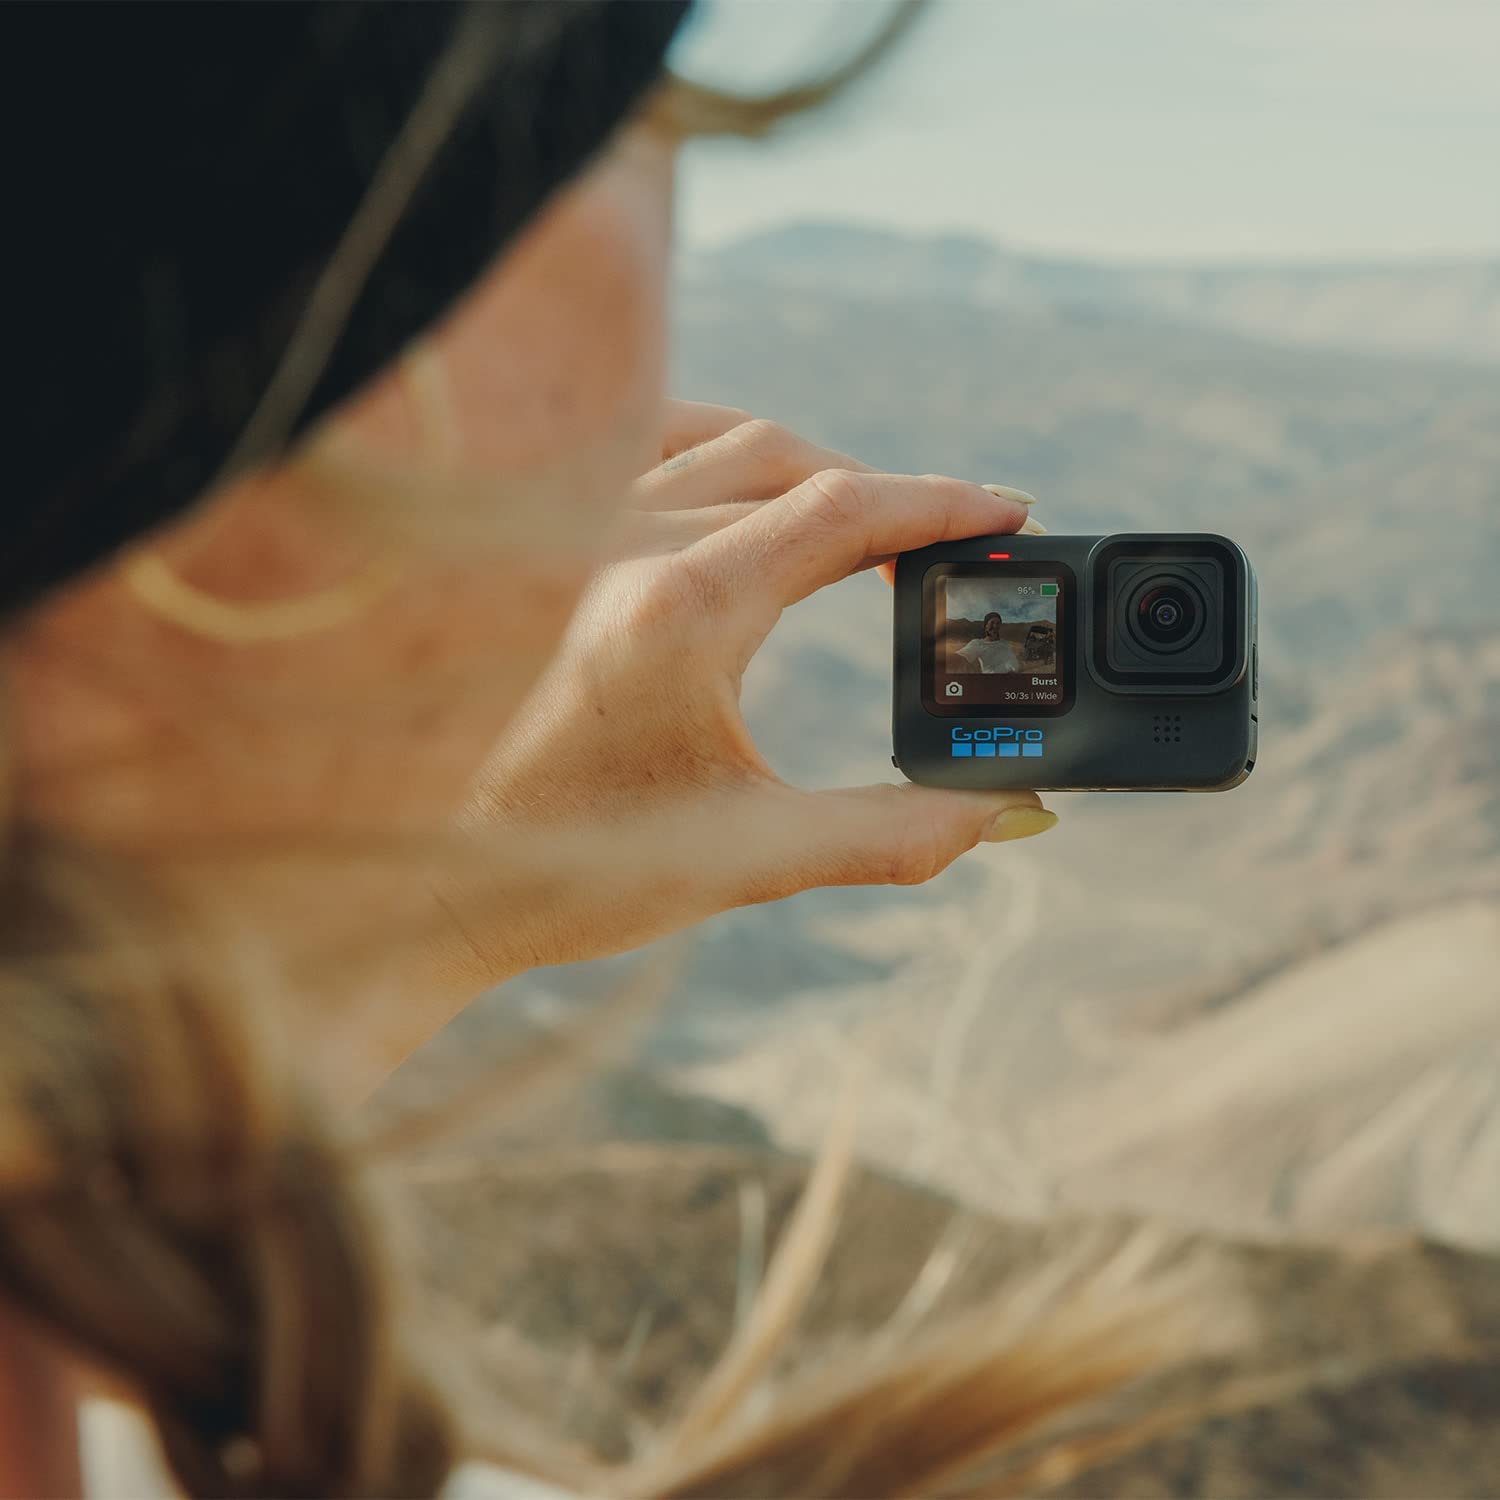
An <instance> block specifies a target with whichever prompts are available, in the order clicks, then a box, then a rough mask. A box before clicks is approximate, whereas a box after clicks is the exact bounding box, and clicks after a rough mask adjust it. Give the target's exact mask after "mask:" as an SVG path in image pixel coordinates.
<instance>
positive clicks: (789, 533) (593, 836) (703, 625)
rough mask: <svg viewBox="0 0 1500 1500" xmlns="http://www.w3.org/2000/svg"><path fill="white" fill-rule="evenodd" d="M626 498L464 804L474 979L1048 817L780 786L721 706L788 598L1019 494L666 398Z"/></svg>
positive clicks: (458, 900)
mask: <svg viewBox="0 0 1500 1500" xmlns="http://www.w3.org/2000/svg"><path fill="white" fill-rule="evenodd" d="M631 504H632V511H631V514H630V517H629V523H628V528H627V538H626V545H625V547H624V549H623V555H621V556H619V558H618V560H616V561H615V562H613V563H611V564H610V565H609V566H607V567H605V568H604V569H603V570H602V571H601V573H600V574H599V575H598V577H597V578H596V579H595V581H594V582H593V584H592V585H591V587H590V589H589V591H588V593H587V594H586V596H585V598H584V600H583V602H582V604H581V605H580V607H579V610H578V612H577V615H576V617H575V618H574V620H573V623H572V625H571V627H570V629H569V631H568V634H567V636H566V638H565V640H564V642H563V645H562V647H561V648H560V650H559V653H558V655H557V657H556V658H555V659H554V660H553V661H552V662H551V663H550V664H549V665H548V667H547V670H546V672H545V674H544V676H543V678H542V681H541V684H540V686H539V687H538V689H537V690H536V691H535V692H534V693H533V695H532V697H531V698H530V699H529V700H528V702H527V703H526V704H525V705H524V707H523V708H522V710H521V712H520V713H519V715H518V716H517V719H516V721H515V723H514V725H513V727H512V728H511V730H510V731H509V732H508V733H507V734H506V736H505V739H504V740H503V742H502V743H501V744H500V745H499V746H498V747H497V749H496V751H495V753H494V755H493V757H492V759H491V760H490V762H489V764H488V765H487V767H486V769H485V772H484V774H483V777H482V779H481V784H480V786H479V789H478V791H477V793H476V795H475V797H474V799H473V803H472V806H471V809H470V813H469V823H470V827H471V829H472V831H473V832H474V833H475V834H476V836H478V838H479V840H480V842H481V846H483V847H490V845H489V840H490V839H491V838H493V839H494V840H495V843H494V845H493V853H494V855H495V857H496V861H497V862H498V863H499V864H500V865H501V866H503V867H504V868H505V869H506V870H509V871H511V872H512V873H511V874H501V875H500V876H499V877H498V878H496V879H492V880H490V881H488V882H480V883H479V884H480V886H483V887H484V889H482V890H481V889H477V888H476V889H470V888H468V887H469V883H468V882H463V883H461V884H459V883H456V884H455V886H453V887H451V888H448V889H445V891H444V892H443V899H444V901H445V904H446V905H447V907H448V909H449V911H450V914H451V916H452V918H453V923H454V926H455V928H456V930H457V932H458V933H459V934H461V939H460V942H461V946H462V947H463V948H464V949H465V954H466V958H465V963H464V967H465V969H466V970H467V979H468V982H469V983H470V984H471V986H472V987H474V988H478V987H482V986H483V985H485V984H490V983H494V982H496V981H497V980H499V979H502V978H505V977H507V976H508V975H509V974H512V973H515V972H518V971H520V970H522V969H525V968H529V967H531V966H533V965H537V964H551V963H559V962H565V961H571V960H576V959H583V958H590V957H595V956H598V955H601V954H606V953H612V952H618V951H620V950H622V949H626V948H632V947H635V946H638V945H639V944H642V943H644V942H646V941H648V940H650V939H652V938H655V937H658V936H660V935H662V934H664V933H667V932H669V931H672V930H673V929H675V928H680V927H685V926H687V925H689V924H691V923H695V922H698V921H700V920H702V919H703V918H705V917H708V916H711V915H713V914H714V913H716V912H720V911H723V910H725V909H726V908H729V907H733V906H742V905H747V904H750V903H752V902H759V901H773V900H776V899H778V898H780V897H782V896H788V895H791V894H792V893H794V892H796V891H801V890H806V889H808V888H809V887H813V886H821V885H864V884H892V883H895V884H916V883H919V882H921V881H925V880H928V879H930V878H931V877H932V876H933V875H935V874H937V873H938V872H939V871H940V870H942V869H943V868H945V867H946V866H947V865H948V864H949V863H950V862H951V861H952V860H953V859H955V858H956V857H957V856H958V855H959V854H961V853H963V852H964V851H965V850H967V849H970V848H972V847H973V846H974V845H975V844H976V843H978V842H980V841H981V840H985V839H989V840H995V841H999V840H1003V839H1010V838H1019V837H1025V836H1027V835H1028V834H1033V833H1040V832H1042V831H1043V830H1044V829H1046V828H1048V827H1050V826H1051V825H1052V823H1053V822H1055V821H1056V820H1055V818H1054V816H1053V815H1052V814H1051V813H1049V812H1046V811H1044V810H1043V809H1042V807H1041V804H1040V802H1039V801H1038V799H1037V798H1036V797H1035V795H1033V794H1032V793H1029V792H958V791H939V790H934V789H931V788H925V787H918V786H910V785H900V786H895V785H879V786H866V787H850V788H844V789H840V790H836V791H822V792H808V791H803V790H799V789H798V788H796V787H793V786H789V785H788V784H787V783H786V782H784V781H783V780H782V779H781V778H780V777H779V776H778V775H777V774H776V772H775V770H774V769H773V768H772V767H771V766H769V765H768V764H767V763H766V761H765V760H764V759H763V758H762V756H761V755H760V753H759V751H758V750H757V749H756V747H755V744H754V743H753V741H752V740H751V737H750V734H749V732H748V730H747V728H746V725H745V721H744V718H743V715H742V714H741V711H740V682H741V678H742V676H743V674H744V671H745V667H746V665H747V664H748V663H749V661H750V658H751V657H752V656H753V655H754V654H755V653H756V651H757V650H759V649H760V646H761V644H762V643H763V642H764V641H765V639H766V636H767V634H768V633H769V632H770V630H771V629H772V627H773V626H774V625H775V624H776V621H777V619H778V618H779V616H780V614H781V612H782V610H783V609H785V608H786V607H787V606H788V605H791V604H794V603H796V602H797V600H799V599H802V598H804V597H806V596H807V595H808V594H811V593H812V592H813V591H814V590H816V589H820V588H823V587H824V586H826V585H828V584H831V583H835V582H837V581H838V580H839V579H841V578H844V577H846V576H847V575H849V574H851V573H855V572H858V571H860V570H861V569H864V568H869V567H872V566H878V565H880V564H882V563H886V562H888V561H889V560H890V559H892V558H893V557H894V555H895V554H896V553H898V552H902V551H905V550H907V549H909V548H913V547H922V546H926V545H927V544H928V543H931V542H937V541H942V540H944V539H947V538H955V537H964V536H972V535H974V534H976V533H979V532H1011V531H1016V530H1019V529H1021V527H1022V526H1023V524H1024V523H1025V522H1026V519H1027V513H1026V508H1025V505H1024V504H1022V503H1020V502H1019V501H1017V500H1012V499H1009V498H1005V497H1004V496H1003V495H997V494H995V493H993V492H989V491H986V490H985V489H982V488H980V487H979V486H978V485H975V484H967V483H964V482H962V481H960V480H956V479H944V478H939V477H937V476H933V475H921V476H909V475H893V474H881V473H875V472H873V471H871V470H869V469H867V468H864V467H863V466H862V465H859V464H856V463H854V462H853V461H852V460H850V459H848V458H846V457H844V456H842V455H840V454H836V453H830V452H828V451H826V450H823V449H820V448H817V447H814V446H813V445H812V444H810V443H807V442H804V441H803V440H802V439H800V438H797V437H794V436H793V435H792V434H790V433H788V432H786V431H785V430H783V429H782V428H779V427H777V426H775V425H774V424H772V423H769V422H759V421H750V420H748V419H747V418H746V417H745V416H744V414H743V413H740V412H736V411H732V410H729V409H726V408H722V407H705V406H699V405H694V404H687V403H674V404H673V405H672V407H671V409H670V412H669V422H668V433H667V436H666V439H665V440H664V443H663V462H662V463H661V464H660V465H659V466H658V467H657V468H655V469H652V470H651V471H650V472H649V473H648V474H646V475H644V476H643V477H642V478H641V479H640V480H639V481H638V482H637V484H636V485H635V488H634V493H633V496H632V501H631ZM492 868H493V865H492Z"/></svg>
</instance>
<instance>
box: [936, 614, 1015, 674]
mask: <svg viewBox="0 0 1500 1500" xmlns="http://www.w3.org/2000/svg"><path fill="white" fill-rule="evenodd" d="M1004 624H1005V617H1004V616H1003V615H1001V614H1000V612H999V611H998V610H991V611H990V612H989V614H987V615H986V616H985V617H984V634H983V635H982V636H980V637H979V639H978V640H974V641H969V642H968V643H967V644H966V645H963V646H960V647H959V648H958V650H957V651H955V652H954V653H953V654H954V655H955V656H956V657H958V659H959V660H960V661H961V662H964V663H966V664H967V665H968V667H969V670H970V671H975V672H1019V671H1020V670H1021V658H1020V656H1019V655H1018V654H1017V652H1016V648H1015V646H1014V644H1013V643H1012V642H1010V641H1008V640H1006V639H1005V637H1004V636H1003V635H1001V633H1000V631H1001V628H1002V627H1003V626H1004ZM959 670H962V668H960V669H959Z"/></svg>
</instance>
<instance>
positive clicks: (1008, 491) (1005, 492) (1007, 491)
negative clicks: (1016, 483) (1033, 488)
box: [979, 484, 1036, 505]
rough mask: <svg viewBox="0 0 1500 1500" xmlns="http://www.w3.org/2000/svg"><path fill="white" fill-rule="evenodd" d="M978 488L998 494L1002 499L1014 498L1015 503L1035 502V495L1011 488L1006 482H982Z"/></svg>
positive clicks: (1029, 503) (1032, 503)
mask: <svg viewBox="0 0 1500 1500" xmlns="http://www.w3.org/2000/svg"><path fill="white" fill-rule="evenodd" d="M979 488H980V489H982V490H988V491H989V492H990V494H992V495H998V496H999V498H1000V499H1002V500H1014V501H1015V502H1016V504H1017V505H1035V504H1036V496H1035V495H1028V494H1027V493H1026V491H1025V490H1013V489H1012V488H1011V487H1010V486H1009V485H1008V484H982V485H980V486H979Z"/></svg>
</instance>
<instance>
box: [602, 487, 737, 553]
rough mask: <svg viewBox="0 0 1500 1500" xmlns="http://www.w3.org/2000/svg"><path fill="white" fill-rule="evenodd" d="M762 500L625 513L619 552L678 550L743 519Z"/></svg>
mask: <svg viewBox="0 0 1500 1500" xmlns="http://www.w3.org/2000/svg"><path fill="white" fill-rule="evenodd" d="M764 503H765V502H764V501H761V500H739V501H735V502H734V503H733V504H730V505H704V506H701V507H700V508H699V509H697V510H663V511H655V510H643V511H632V512H630V513H629V514H628V516H627V520H626V525H625V535H624V541H623V543H622V546H621V552H622V555H627V556H631V557H653V556H655V557H659V556H661V555H662V554H664V553H667V552H681V551H683V550H685V549H686V548H688V547H691V546H692V545H693V543H694V542H701V541H702V540H703V538H704V537H706V536H712V535H713V534H714V532H716V531H722V530H723V529H724V527H726V526H733V525H734V523H735V522H736V521H742V520H744V518H745V517H746V516H748V515H749V514H750V513H751V512H752V511H754V510H755V509H756V508H757V507H758V506H760V505H763V504H764Z"/></svg>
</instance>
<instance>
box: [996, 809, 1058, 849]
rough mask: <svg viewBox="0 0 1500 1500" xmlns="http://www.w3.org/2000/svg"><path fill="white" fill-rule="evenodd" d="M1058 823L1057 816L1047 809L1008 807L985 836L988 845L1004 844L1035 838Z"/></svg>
mask: <svg viewBox="0 0 1500 1500" xmlns="http://www.w3.org/2000/svg"><path fill="white" fill-rule="evenodd" d="M1056 822H1057V814H1056V813H1055V812H1049V811H1048V810H1047V809H1046V808H1045V807H1007V808H1006V809H1005V811H1004V812H1003V813H1001V814H1000V816H999V817H998V818H996V819H995V821H994V822H993V823H991V824H990V831H989V832H988V833H987V834H985V836H984V840H985V842H986V843H987V844H1004V843H1008V842H1009V841H1010V840H1011V839H1029V838H1034V837H1035V836H1036V835H1037V834H1039V833H1046V831H1047V830H1048V829H1049V828H1051V827H1052V826H1053V825H1054V824H1055V823H1056Z"/></svg>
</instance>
